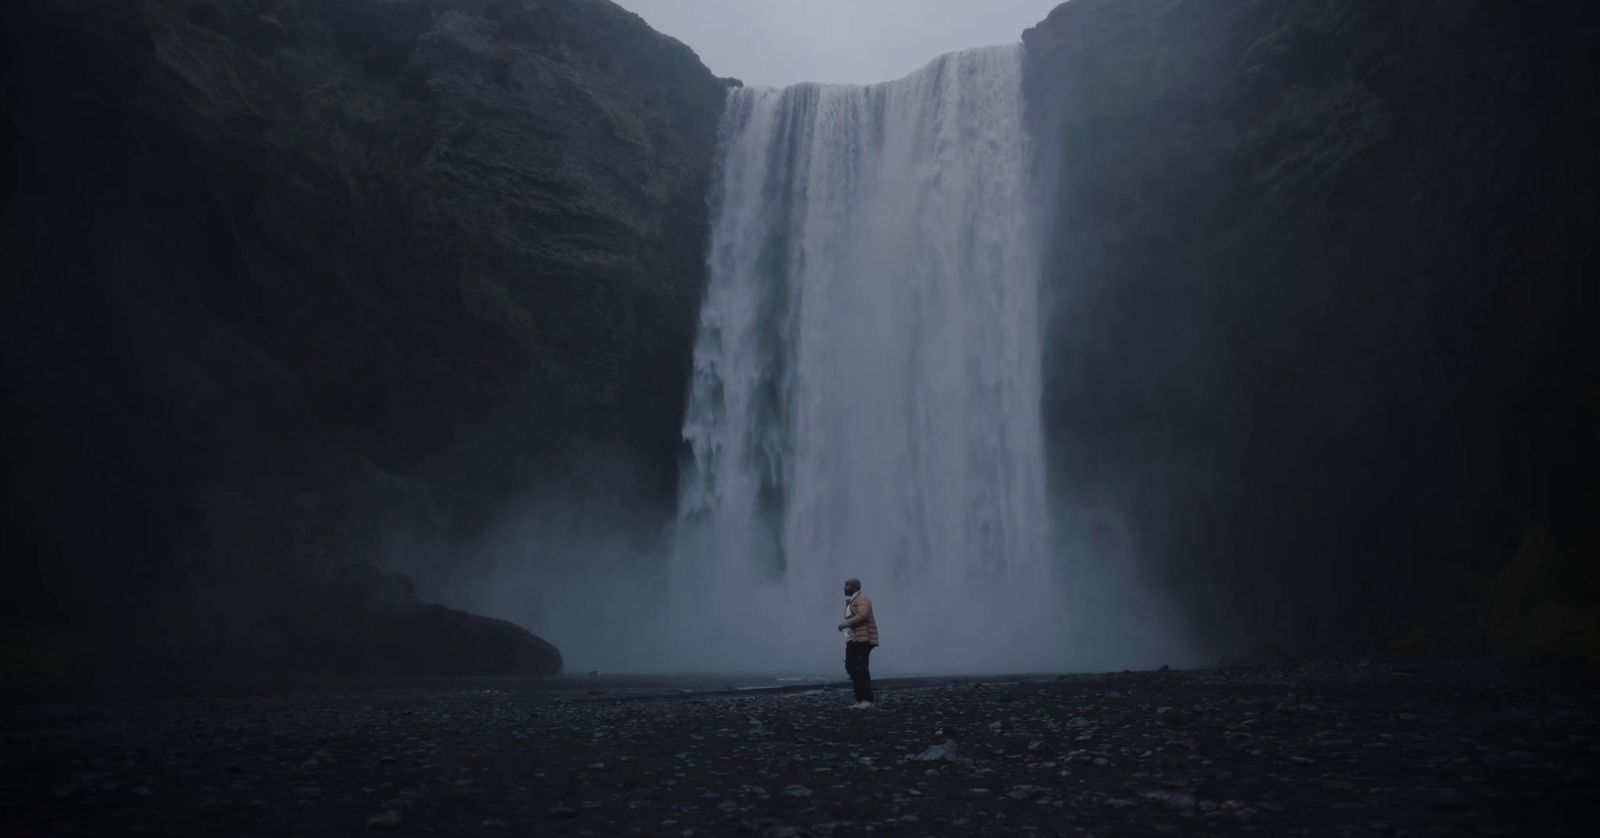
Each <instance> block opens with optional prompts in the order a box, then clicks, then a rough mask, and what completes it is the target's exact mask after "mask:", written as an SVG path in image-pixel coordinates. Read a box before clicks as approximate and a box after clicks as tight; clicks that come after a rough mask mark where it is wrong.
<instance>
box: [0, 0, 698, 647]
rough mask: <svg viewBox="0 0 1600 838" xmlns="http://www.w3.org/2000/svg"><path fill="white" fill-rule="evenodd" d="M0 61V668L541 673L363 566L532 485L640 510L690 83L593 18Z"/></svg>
mask: <svg viewBox="0 0 1600 838" xmlns="http://www.w3.org/2000/svg"><path fill="white" fill-rule="evenodd" d="M5 49H6V75H5V81H4V88H5V90H4V93H5V106H4V107H5V114H6V122H5V124H4V143H5V151H6V159H7V161H8V163H10V164H11V165H9V166H7V169H6V179H5V183H4V190H5V199H4V206H5V210H4V219H3V227H0V249H3V260H4V265H5V272H6V274H7V281H6V288H7V290H6V298H5V311H4V334H3V340H4V370H3V373H0V386H3V387H4V390H5V404H6V412H7V414H8V416H7V419H8V421H7V423H6V424H7V425H8V427H9V430H8V434H7V439H6V441H5V444H4V457H5V460H6V462H5V490H6V497H5V518H4V521H5V524H4V526H5V534H4V543H5V550H4V552H5V554H6V558H5V564H6V568H5V571H4V573H5V579H4V594H3V597H0V598H3V602H0V620H3V621H4V624H5V625H6V627H7V644H6V654H7V655H8V656H10V657H11V658H12V659H13V660H12V661H11V662H12V663H15V662H17V661H21V662H22V664H23V665H25V666H26V665H34V664H39V663H41V662H43V664H48V665H60V664H62V663H63V662H66V663H68V664H70V663H71V662H73V661H92V660H103V659H106V658H108V657H109V658H122V659H126V660H137V661H141V662H149V661H163V662H169V663H172V664H174V665H180V666H183V665H192V664H195V663H206V664H208V665H214V664H219V663H231V664H237V665H242V666H255V665H270V666H280V665H318V666H333V667H345V666H363V665H367V664H374V665H381V666H385V667H388V668H402V669H404V668H412V669H430V668H431V669H440V668H448V669H468V670H472V669H477V670H485V671H501V670H516V669H532V670H538V669H545V670H548V669H551V668H552V667H558V666H559V660H560V659H559V656H558V655H556V653H555V651H554V650H553V649H551V648H550V647H548V646H547V645H545V644H543V643H542V641H537V640H536V639H535V638H533V637H532V636H531V635H527V634H526V632H522V631H521V630H520V629H516V628H515V627H513V626H510V625H509V624H500V623H494V622H493V621H482V620H476V618H468V617H467V616H466V615H460V614H455V615H454V616H452V613H453V612H444V611H442V610H439V609H428V608H424V607H422V606H420V605H418V604H416V602H415V598H414V596H412V594H411V593H410V591H409V588H408V585H407V584H406V583H405V582H404V580H401V579H396V578H392V577H386V576H384V575H383V574H381V573H378V572H376V571H374V570H373V569H372V562H371V560H373V559H375V558H376V559H381V558H382V557H381V556H375V555H373V554H372V550H373V547H372V545H374V544H377V543H380V542H379V541H378V540H377V539H375V535H376V534H377V533H379V532H380V531H383V530H385V529H386V528H390V527H393V526H394V525H395V522H396V521H397V520H398V521H401V522H403V524H404V526H405V528H406V529H405V531H406V532H408V533H412V534H416V535H418V536H419V537H426V538H430V539H433V540H434V543H436V544H439V545H443V546H442V547H441V548H440V549H441V551H442V553H443V554H444V559H443V560H448V547H449V545H450V544H452V543H455V542H456V541H463V542H465V541H467V540H470V538H471V537H472V535H473V534H474V533H475V532H476V531H478V530H479V529H480V528H482V527H483V526H486V525H487V522H491V521H493V520H495V519H496V518H497V517H498V516H499V515H501V514H503V513H504V512H505V509H504V508H503V507H504V504H505V503H506V502H507V499H508V498H512V497H515V496H516V493H517V492H519V491H523V490H526V489H527V488H528V485H529V483H530V481H532V479H533V478H532V476H533V475H539V476H540V477H541V478H542V479H544V480H546V481H550V482H559V483H562V484H563V485H565V486H567V487H568V488H570V489H571V490H572V491H573V492H574V493H577V494H581V493H582V492H583V491H585V490H586V487H587V490H593V491H597V492H605V493H608V495H611V496H617V495H621V496H624V497H625V498H627V499H629V502H632V503H635V504H636V505H637V506H639V507H640V508H644V509H647V510H648V509H657V510H669V509H670V508H671V503H672V494H673V491H674V489H675V486H676V482H675V481H676V477H675V462H676V455H677V447H676V446H677V443H678V427H679V423H680V417H681V412H682V408H683V400H684V396H685V388H684V381H685V380H686V377H687V370H688V364H689V353H690V349H691V344H692V340H693V331H694V325H695V317H696V312H697V309H698V301H699V296H700V290H701V283H702V265H703V261H704V254H703V249H704V246H705V243H706V238H707V218H706V216H707V206H706V200H705V191H706V186H707V182H708V180H709V177H710V171H711V165H712V157H713V153H714V145H715V130H716V124H717V119H718V115H719V113H720V110H721V106H722V101H723V96H724V92H723V86H722V83H721V82H719V81H718V80H717V79H715V78H713V77H712V76H711V74H710V73H709V72H707V71H706V69H705V68H704V67H703V66H702V65H701V64H700V62H699V61H698V59H697V58H696V57H695V56H694V54H693V53H692V52H691V51H690V50H689V49H687V48H686V47H684V46H683V45H682V44H679V43H677V42H676V41H673V40H671V39H668V38H665V37H662V36H660V35H658V34H656V33H655V32H652V31H651V30H650V29H649V28H647V27H646V26H645V25H644V23H643V22H642V21H641V20H639V19H638V18H637V17H636V16H634V15H632V14H631V13H628V12H626V11H624V10H622V9H620V8H619V7H617V6H615V5H612V4H611V3H609V2H605V0H317V2H308V1H307V0H300V2H296V0H271V1H270V2H269V1H268V0H143V2H132V0H130V2H125V3H124V2H119V3H106V2H92V1H91V0H29V1H28V2H24V3H21V4H16V5H15V7H13V8H8V10H7V21H6V27H5ZM592 451H600V452H603V453H604V455H605V457H606V458H607V461H608V462H609V463H611V465H610V466H608V469H607V472H606V473H607V475H608V477H607V478H606V479H605V480H603V481H601V480H590V479H589V478H588V474H589V471H588V468H589V467H588V462H589V456H590V454H589V452H592ZM617 463H622V465H620V466H619V465H617ZM617 474H624V475H626V479H624V480H621V481H618V480H616V479H615V475H617ZM585 481H587V483H586V482H585ZM595 483H599V484H601V485H589V484H595ZM390 629H392V631H391V630H390ZM518 632H521V634H520V635H518V634H517V633H518ZM396 636H415V637H418V638H420V637H424V636H426V637H431V638H434V639H433V640H430V641H429V642H427V643H423V642H418V643H414V644H393V643H391V642H390V641H388V640H384V639H383V638H390V639H392V638H393V637H396ZM519 637H520V638H521V639H518V638H519ZM363 638H365V639H363ZM451 638H457V640H458V641H459V642H455V641H452V640H451ZM496 649H498V650H500V651H494V650H496ZM466 650H475V651H466ZM485 650H488V651H485ZM473 655H479V656H480V657H481V659H479V658H474V657H473ZM30 661H31V662H33V663H29V662H30Z"/></svg>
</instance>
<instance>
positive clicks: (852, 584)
mask: <svg viewBox="0 0 1600 838" xmlns="http://www.w3.org/2000/svg"><path fill="white" fill-rule="evenodd" d="M859 590H861V580H860V579H846V580H844V595H845V596H854V595H855V592H856V591H859Z"/></svg>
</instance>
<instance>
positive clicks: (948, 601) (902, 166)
mask: <svg viewBox="0 0 1600 838" xmlns="http://www.w3.org/2000/svg"><path fill="white" fill-rule="evenodd" d="M722 137H723V158H722V168H721V172H720V178H721V179H720V186H719V188H718V189H717V190H716V191H715V192H714V196H713V200H714V222H713V223H714V232H713V236H712V242H711V255H710V267H709V270H710V277H709V278H710V285H709V289H708V292H707V298H706V301H705V304H704V309H703V311H702V315H701V322H700V332H699V339H698V346H697V347H696V350H695V372H694V381H693V385H692V391H691V396H690V403H689V409H688V416H687V418H686V420H685V426H684V436H685V439H686V440H687V441H688V442H689V444H690V446H691V448H692V450H693V462H692V465H691V466H690V467H689V468H688V469H687V470H686V473H685V475H684V483H683V490H682V492H681V494H680V498H679V504H680V510H681V515H682V517H681V520H680V523H679V532H678V534H677V536H678V539H677V545H676V555H675V564H674V577H673V580H672V581H673V588H672V590H673V592H674V598H673V603H674V605H675V607H676V609H677V610H676V611H675V612H674V614H673V619H672V620H671V621H670V623H669V626H668V630H667V631H665V632H663V633H662V634H661V635H660V636H662V637H668V638H673V639H674V642H672V643H669V644H668V648H667V649H664V650H662V651H663V658H662V659H663V661H670V662H672V663H674V664H675V665H677V666H681V667H683V668H691V669H702V668H714V667H716V666H730V667H733V668H739V669H747V668H755V667H764V666H772V665H774V664H780V665H781V666H782V667H784V668H795V669H801V670H805V671H813V670H821V669H828V668H833V666H834V665H835V664H836V660H835V659H836V658H837V657H838V655H839V649H838V648H837V646H838V638H837V637H829V636H828V633H829V631H830V629H831V628H832V625H833V623H834V622H836V619H835V617H836V615H835V613H834V612H836V611H839V610H841V609H842V601H841V599H840V597H841V592H840V590H839V588H840V582H841V581H842V580H843V579H845V578H846V577H852V576H854V577H860V578H861V579H862V580H863V584H864V586H865V589H866V592H867V593H868V594H869V595H871V596H873V597H874V599H875V601H876V603H877V609H878V612H879V619H880V626H881V631H882V635H883V641H884V643H885V644H886V646H887V647H890V648H892V652H885V653H884V655H882V656H880V659H881V660H883V661H884V663H885V664H887V665H888V666H890V667H891V668H894V669H899V670H904V671H924V672H934V671H993V670H1020V669H1053V668H1061V667H1067V666H1074V665H1076V666H1096V665H1099V666H1111V665H1118V666H1120V665H1126V664H1129V663H1131V662H1133V659H1134V658H1138V659H1140V660H1145V659H1150V658H1149V656H1150V654H1152V653H1153V652H1154V650H1148V649H1134V648H1129V645H1128V644H1127V643H1125V642H1124V643H1118V644H1116V645H1117V647H1118V648H1115V649H1111V648H1088V647H1086V646H1085V642H1086V639H1087V638H1088V637H1089V636H1090V634H1091V633H1094V632H1092V627H1090V626H1088V625H1084V624H1083V623H1082V621H1081V619H1080V618H1081V617H1082V616H1083V611H1082V609H1080V608H1072V607H1068V602H1069V601H1071V600H1083V597H1082V596H1081V595H1079V596H1074V595H1073V593H1074V592H1075V591H1077V592H1080V594H1081V593H1089V592H1090V591H1089V589H1093V588H1104V587H1105V586H1106V584H1107V582H1108V581H1110V580H1111V579H1112V578H1114V577H1115V574H1114V573H1113V574H1107V573H1104V572H1103V569H1101V568H1096V567H1094V566H1093V561H1092V558H1091V557H1079V560H1077V561H1061V560H1060V559H1061V554H1060V548H1059V547H1058V546H1057V543H1056V541H1055V539H1054V538H1053V533H1052V525H1051V520H1050V514H1049V503H1048V500H1047V494H1046V486H1045V451H1044V438H1043V433H1042V430H1041V426H1040V387H1041V382H1040V362H1041V348H1040V337H1039V335H1040V325H1041V324H1040V311H1039V304H1038V303H1039V277H1040V269H1041V258H1042V254H1043V247H1042V244H1041V237H1040V227H1041V222H1042V212H1041V209H1042V206H1043V204H1044V203H1045V199H1047V198H1048V196H1044V195H1040V194H1038V193H1037V192H1036V190H1035V189H1034V188H1033V187H1032V186H1031V184H1032V182H1033V178H1032V177H1031V176H1032V174H1033V173H1032V171H1031V168H1032V155H1031V153H1030V147H1029V141H1028V137H1027V133H1026V130H1025V125H1024V117H1023V101H1022V92H1021V47H1020V46H1001V47H989V48H982V49H974V50H968V51H964V52H960V53H954V54H951V55H947V56H944V57H942V58H940V59H938V60H936V61H934V62H933V63H931V64H929V65H928V66H927V67H925V68H923V69H921V70H919V71H918V72H916V73H914V74H912V75H910V76H908V77H906V78H904V79H900V80H898V81H893V82H889V83H886V84H879V85H872V86H867V87H861V86H850V85H826V86H824V85H810V84H807V85H797V86H793V87H788V88H784V89H781V90H776V89H765V88H757V89H748V88H747V89H743V90H736V91H734V92H733V93H732V94H731V98H730V101H729V104H728V109H727V113H726V115H725V117H724V122H723V128H722ZM1117 593H1118V592H1117V591H1115V590H1096V591H1094V592H1093V593H1092V595H1091V598H1094V597H1106V598H1114V597H1115V596H1116V595H1117ZM1097 610H1098V609H1097ZM1161 652H1162V654H1170V650H1161Z"/></svg>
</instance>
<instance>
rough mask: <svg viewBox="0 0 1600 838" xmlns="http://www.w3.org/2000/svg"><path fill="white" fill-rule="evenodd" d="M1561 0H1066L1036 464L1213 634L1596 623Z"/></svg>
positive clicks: (1576, 135)
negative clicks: (1043, 429)
mask: <svg viewBox="0 0 1600 838" xmlns="http://www.w3.org/2000/svg"><path fill="white" fill-rule="evenodd" d="M1597 21H1600V12H1597V7H1596V6H1595V5H1594V4H1589V3H1578V2H1532V3H1500V2H1491V1H1490V0H1475V1H1473V0H1469V1H1468V2H1422V0H1407V1H1406V2H1391V0H1291V2H1282V1H1281V0H1240V1H1239V2H1223V0H1073V2H1070V3H1067V4H1065V5H1063V6H1060V7H1058V8H1057V9H1056V10H1055V11H1054V12H1052V13H1051V15H1050V16H1049V18H1048V19H1047V20H1046V21H1044V22H1043V23H1041V24H1040V25H1039V26H1037V27H1035V28H1033V29H1031V30H1029V31H1028V32H1027V34H1026V35H1025V41H1026V44H1027V47H1028V62H1029V64H1028V71H1027V85H1028V96H1029V101H1030V107H1031V109H1032V111H1031V112H1032V118H1033V119H1034V120H1035V130H1036V131H1038V132H1039V133H1040V134H1041V135H1042V136H1051V137H1059V142H1056V141H1049V142H1045V143H1043V144H1042V147H1043V148H1044V150H1045V151H1046V152H1047V155H1046V156H1047V158H1049V159H1048V160H1047V162H1050V163H1059V165H1060V171H1061V178H1060V184H1061V187H1062V188H1061V194H1062V197H1061V207H1060V212H1059V217H1058V219H1057V223H1056V226H1055V231H1056V236H1055V240H1054V253H1053V265H1052V268H1051V271H1052V275H1051V278H1050V282H1049V287H1050V289H1051V292H1052V294H1053V298H1052V300H1051V307H1050V318H1049V326H1048V341H1049V350H1048V357H1047V359H1046V360H1047V369H1048V372H1047V376H1048V381H1047V385H1046V386H1047V393H1046V405H1045V408H1046V421H1047V426H1048V429H1049V434H1050V443H1051V458H1052V486H1053V491H1054V492H1055V494H1056V496H1057V498H1058V499H1059V500H1060V501H1061V502H1062V503H1063V505H1064V506H1065V508H1067V509H1068V510H1071V511H1072V513H1073V514H1074V516H1075V520H1079V521H1080V522H1083V521H1087V522H1089V524H1088V525H1089V526H1090V527H1091V528H1093V529H1094V530H1096V533H1095V535H1096V538H1095V543H1096V544H1097V547H1098V549H1102V550H1106V551H1109V552H1111V553H1113V554H1117V555H1120V556H1122V557H1123V558H1125V559H1126V560H1128V561H1139V562H1141V563H1142V565H1143V567H1144V568H1145V571H1146V572H1147V573H1148V574H1149V575H1150V576H1151V577H1152V578H1153V579H1155V580H1157V581H1159V582H1161V583H1163V584H1165V585H1167V586H1168V587H1169V588H1170V589H1171V590H1173V591H1175V592H1178V595H1179V597H1180V598H1181V601H1182V602H1183V604H1184V605H1185V606H1186V608H1187V611H1188V613H1189V616H1190V617H1191V622H1192V624H1193V627H1194V629H1195V630H1196V631H1197V632H1199V633H1200V634H1201V635H1203V636H1206V637H1209V638H1210V640H1211V641H1212V642H1213V643H1215V644H1216V645H1217V647H1219V648H1239V647H1240V646H1241V645H1243V644H1252V643H1262V642H1282V643H1289V644H1300V643H1307V642H1312V643H1319V642H1320V643H1335V644H1338V643H1364V642H1370V641H1374V640H1393V639H1402V640H1408V641H1410V642H1412V643H1415V644H1419V645H1423V646H1430V647H1447V648H1455V649H1482V648H1485V647H1490V648H1493V647H1499V646H1526V645H1535V646H1543V647H1549V646H1563V645H1577V646H1579V647H1582V648H1587V649H1588V650H1589V651H1590V652H1591V653H1592V652H1595V651H1597V650H1600V620H1597V617H1600V611H1597V607H1596V603H1597V594H1600V574H1597V561H1600V555H1597V554H1600V534H1597V522H1600V479H1597V475H1600V470H1597V466H1600V457H1597V450H1600V379H1597V377H1596V373H1597V368H1596V367H1597V360H1600V351H1597V349H1600V347H1597V345H1596V344H1597V339H1596V336H1595V332H1594V329H1595V323H1596V315H1597V313H1600V306H1597V296H1596V294H1597V291H1596V284H1595V281H1594V277H1595V269H1596V267H1597V266H1596V259H1595V243H1594V242H1595V230H1596V222H1597V220H1600V218H1597V212H1596V206H1597V204H1596V200H1595V195H1596V194H1597V186H1600V182H1597V177H1596V165H1595V161H1594V150H1595V149H1596V148H1597V147H1600V145H1597V141H1600V134H1597V131H1596V126H1595V114H1596V112H1597V108H1596V105H1597V102H1596V97H1597V87H1596V85H1595V83H1594V80H1595V79H1596V78H1600V68H1597V67H1596V52H1595V49H1594V44H1595V43H1596V42H1597V40H1600V26H1597Z"/></svg>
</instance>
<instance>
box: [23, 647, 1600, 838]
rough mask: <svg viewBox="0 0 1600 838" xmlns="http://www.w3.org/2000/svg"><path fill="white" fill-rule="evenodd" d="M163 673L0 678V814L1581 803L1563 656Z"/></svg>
mask: <svg viewBox="0 0 1600 838" xmlns="http://www.w3.org/2000/svg"><path fill="white" fill-rule="evenodd" d="M763 685H765V686H770V687H772V689H756V690H752V689H726V688H727V687H759V686H763ZM124 692H125V693H126V691H124ZM166 692H168V693H169V694H167V695H160V694H151V693H147V694H144V695H137V694H124V695H122V696H121V697H119V698H115V699H112V698H107V697H105V696H104V695H94V694H81V693H80V694H60V695H51V696H45V695H37V694H16V693H13V694H12V695H11V696H10V698H9V699H8V700H7V701H6V702H5V703H4V704H3V705H0V821H3V822H5V823H6V828H5V830H6V832H7V833H8V834H13V835H95V836H98V835H110V834H129V833H133V834H144V835H190V834H203V835H216V836H294V835H353V834H382V833H385V832H388V833H393V834H397V835H404V834H418V835H422V834H432V835H500V834H540V835H547V834H565V835H618V834H650V835H695V834H757V835H791V836H792V835H806V834H812V835H829V834H834V835H840V834H851V835H853V834H864V833H867V832H872V833H891V834H896V835H953V834H962V835H966V834H993V835H1015V834H1028V833H1038V834H1074V835H1075V834H1095V835H1127V834H1149V833H1155V834H1186V835H1187V834H1216V835H1231V834H1237V833H1239V832H1244V831H1251V832H1256V833H1259V834H1263V835H1300V834H1307V835H1341V834H1352V835H1361V834H1410V835H1433V834H1493V835H1525V834H1546V835H1548V834H1573V835H1576V834H1588V833H1589V832H1590V830H1589V829H1587V828H1585V827H1586V826H1589V825H1592V824H1594V823H1595V822H1596V821H1597V819H1600V793H1597V792H1600V785H1597V782H1600V685H1597V684H1596V682H1595V680H1594V679H1593V677H1592V673H1590V672H1587V671H1577V672H1574V671H1565V672H1555V673H1551V672H1547V671H1540V672H1537V673H1528V672H1521V671H1518V672H1509V671H1501V670H1495V669H1492V668H1491V669H1485V668H1483V667H1478V666H1474V665H1462V664H1453V665H1451V664H1439V665H1434V666H1415V665H1399V664H1388V663H1378V662H1367V661H1345V662H1338V663H1328V662H1322V663H1312V664H1294V665H1280V666H1274V667H1259V668H1249V669H1223V670H1207V671H1196V672H1147V673H1123V674H1116V675H1101V676H1069V677H1057V676H1030V677H1026V678H1017V679H1012V680H1006V681H977V680H962V679H914V680H901V681H891V682H884V683H882V684H880V696H879V697H880V703H879V706H878V707H877V708H876V709H874V710H871V711H867V712H857V711H852V710H849V709H847V705H848V704H849V697H848V690H847V689H844V688H843V686H842V685H839V684H827V685H816V684H805V683H796V682H783V683H779V682H776V681H772V680H768V679H744V680H743V681H739V682H735V681H732V680H729V679H717V678H697V679H648V678H633V679H629V678H606V677H593V678H591V677H586V676H571V677H565V678H560V679H453V680H441V679H413V680H410V681H390V682H367V683H344V684H341V685H340V686H337V687H329V686H315V685H313V684H311V683H301V684H292V685H282V684H279V685H252V686H246V687H240V686H237V685H236V686H234V687H230V688H226V689H209V690H201V689H195V690H189V691H187V692H188V693H189V694H188V695H187V697H182V696H174V695H172V694H170V693H172V692H173V691H172V690H170V689H169V690H167V691H166ZM179 692H185V691H179Z"/></svg>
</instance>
